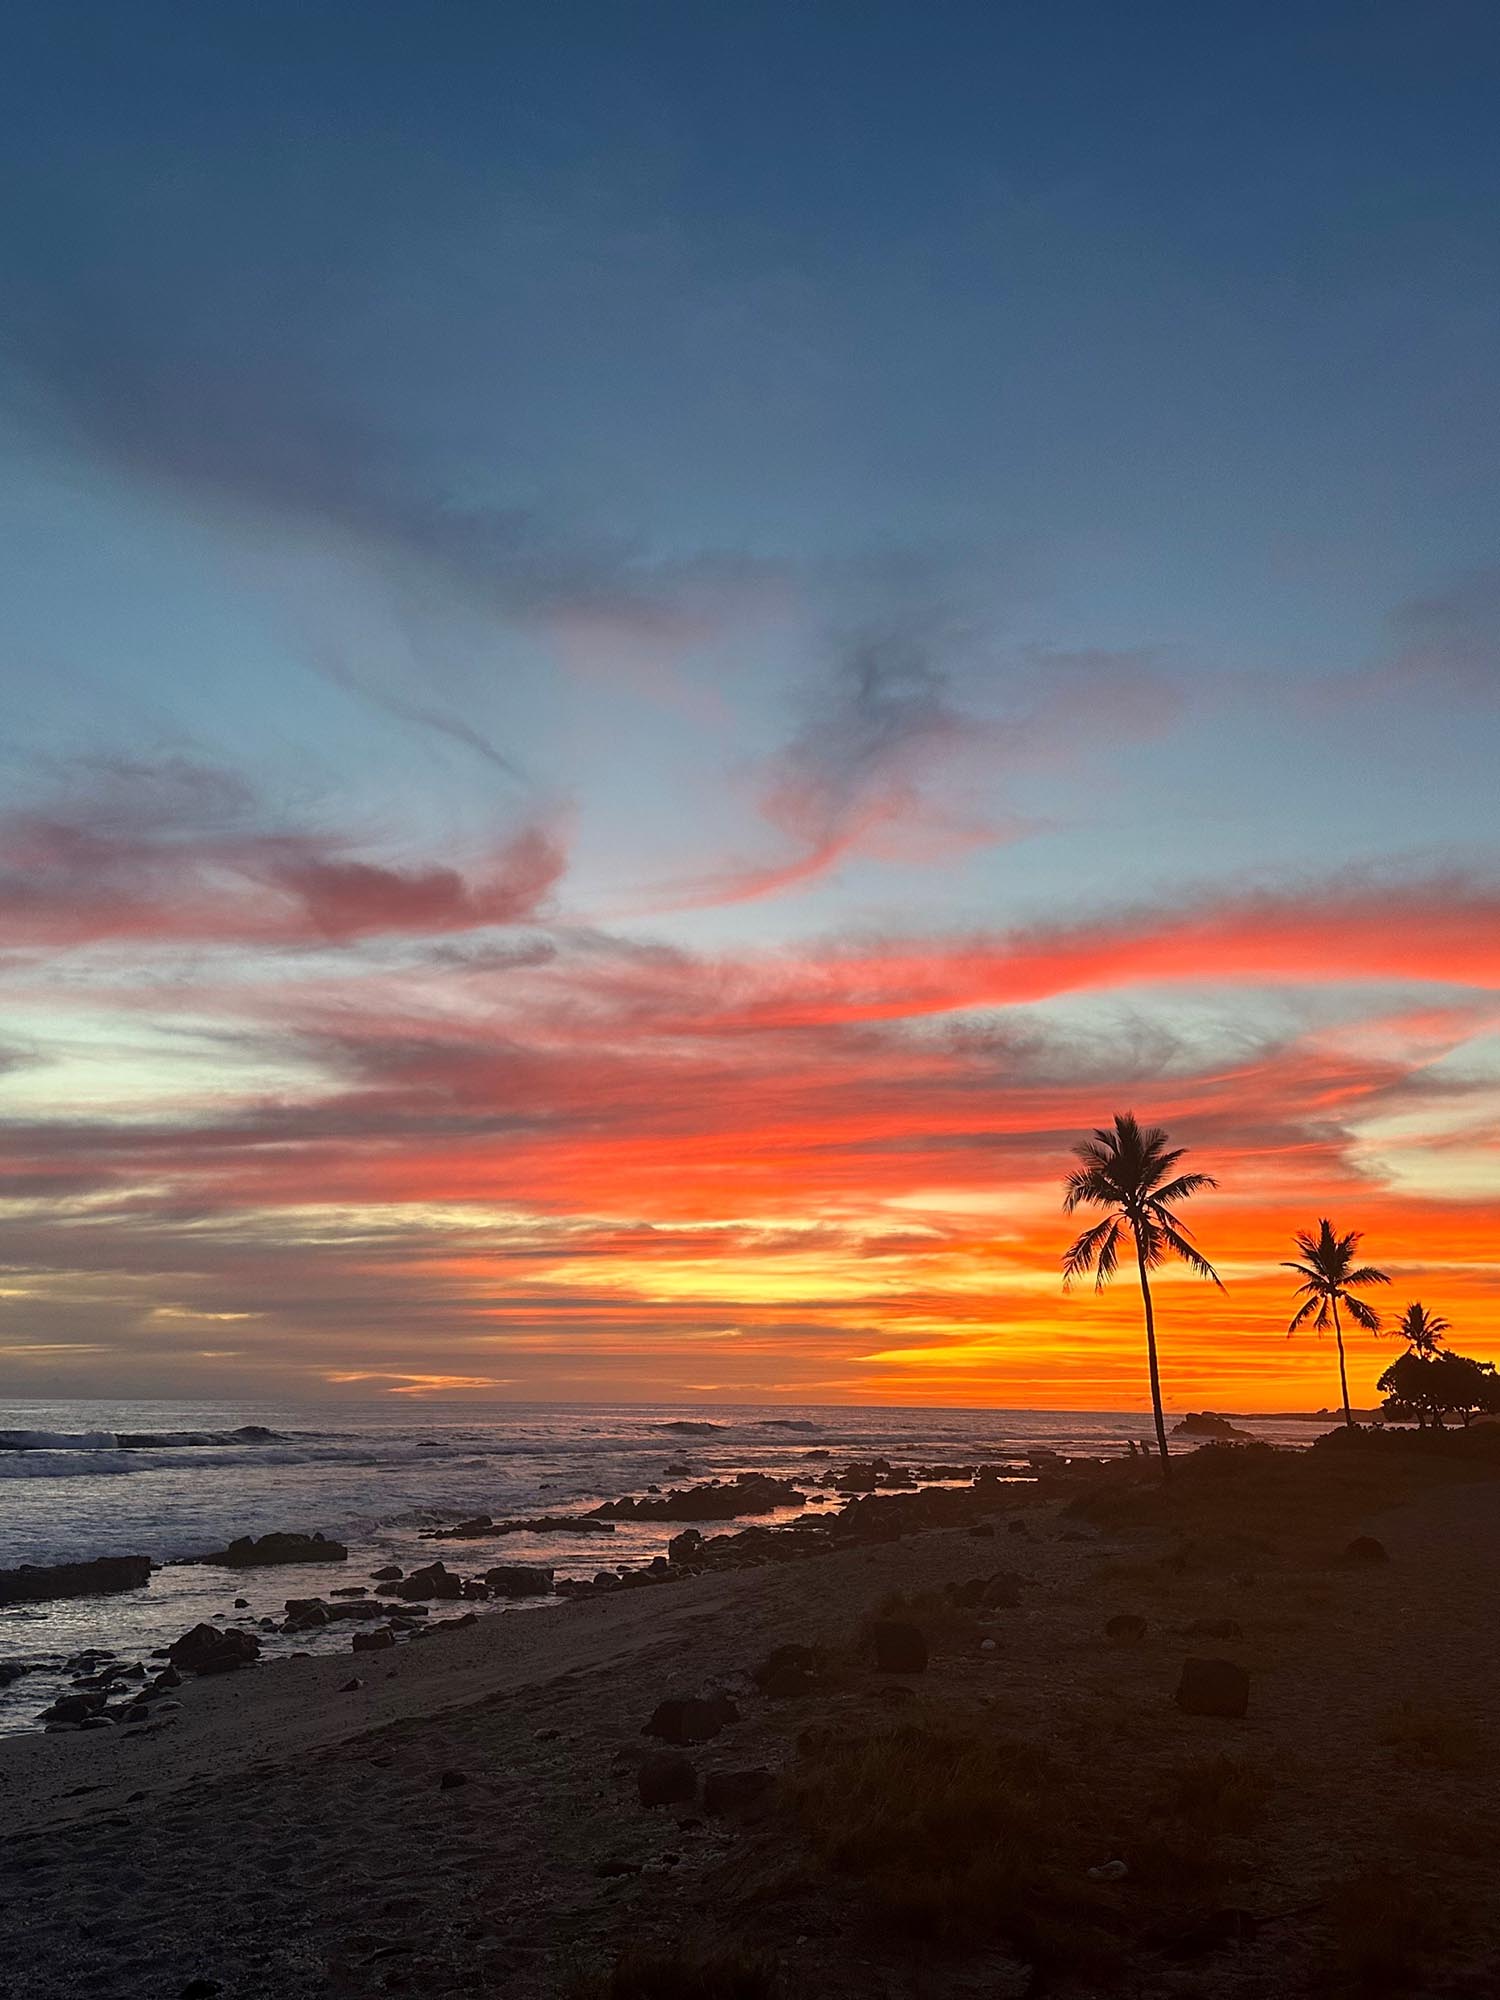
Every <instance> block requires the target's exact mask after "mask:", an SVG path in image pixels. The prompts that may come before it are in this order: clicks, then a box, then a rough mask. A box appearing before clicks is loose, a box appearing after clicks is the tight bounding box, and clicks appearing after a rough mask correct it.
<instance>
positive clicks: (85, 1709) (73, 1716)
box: [42, 1694, 106, 1725]
mask: <svg viewBox="0 0 1500 2000" xmlns="http://www.w3.org/2000/svg"><path fill="white" fill-rule="evenodd" d="M105 1700H106V1697H105V1696H104V1695H102V1694H62V1695H59V1696H58V1698H57V1700H56V1701H55V1702H53V1704H52V1706H51V1707H50V1708H44V1709H43V1710H42V1720H43V1721H44V1722H71V1723H74V1724H75V1725H76V1724H77V1723H80V1722H86V1721H87V1720H88V1718H89V1717H90V1716H91V1715H97V1714H98V1713H99V1710H100V1709H101V1708H103V1706H104V1703H105Z"/></svg>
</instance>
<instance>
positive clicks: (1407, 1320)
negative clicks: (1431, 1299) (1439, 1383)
mask: <svg viewBox="0 0 1500 2000" xmlns="http://www.w3.org/2000/svg"><path fill="white" fill-rule="evenodd" d="M1395 1331H1396V1332H1397V1333H1398V1334H1399V1335H1400V1336H1401V1338H1402V1339H1403V1340H1404V1341H1405V1342H1406V1344H1407V1346H1408V1347H1409V1348H1410V1349H1411V1351H1412V1353H1413V1354H1416V1355H1419V1356H1420V1357H1421V1359H1422V1360H1423V1361H1431V1360H1432V1358H1433V1356H1434V1355H1435V1354H1436V1353H1437V1351H1438V1349H1439V1348H1440V1347H1441V1346H1442V1344H1443V1335H1444V1334H1445V1333H1450V1332H1451V1331H1452V1328H1451V1327H1450V1326H1449V1323H1448V1321H1447V1320H1445V1319H1444V1318H1443V1317H1442V1316H1441V1314H1439V1313H1430V1312H1429V1311H1428V1310H1427V1308H1426V1306H1424V1305H1422V1304H1421V1303H1419V1301H1418V1300H1416V1299H1413V1300H1412V1302H1411V1304H1410V1305H1409V1306H1408V1307H1407V1308H1406V1311H1405V1312H1404V1313H1402V1315H1401V1317H1400V1319H1399V1320H1398V1321H1397V1322H1396V1328H1395Z"/></svg>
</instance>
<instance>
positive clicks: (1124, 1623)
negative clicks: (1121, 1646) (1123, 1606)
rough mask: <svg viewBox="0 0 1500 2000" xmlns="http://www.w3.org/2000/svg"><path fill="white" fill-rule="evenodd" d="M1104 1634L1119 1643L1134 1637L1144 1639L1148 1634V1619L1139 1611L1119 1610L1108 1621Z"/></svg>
mask: <svg viewBox="0 0 1500 2000" xmlns="http://www.w3.org/2000/svg"><path fill="white" fill-rule="evenodd" d="M1104 1636H1105V1638H1106V1639H1113V1640H1115V1641H1116V1642H1117V1643H1118V1642H1121V1641H1129V1640H1133V1639H1144V1638H1145V1636H1146V1621H1145V1619H1144V1618H1142V1617H1141V1615H1140V1613H1139V1612H1138V1611H1117V1612H1116V1613H1115V1615H1114V1617H1113V1618H1111V1619H1110V1620H1109V1621H1108V1622H1107V1623H1106V1625H1105V1627H1104Z"/></svg>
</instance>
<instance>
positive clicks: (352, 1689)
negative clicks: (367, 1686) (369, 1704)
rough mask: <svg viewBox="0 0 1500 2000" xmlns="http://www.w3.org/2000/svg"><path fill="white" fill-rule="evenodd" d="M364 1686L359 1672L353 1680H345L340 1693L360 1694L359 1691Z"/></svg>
mask: <svg viewBox="0 0 1500 2000" xmlns="http://www.w3.org/2000/svg"><path fill="white" fill-rule="evenodd" d="M363 1686H364V1682H363V1681H362V1680H361V1679H360V1678H359V1675H358V1674H356V1675H355V1676H354V1679H353V1680H352V1681H345V1682H344V1684H343V1686H342V1687H341V1688H340V1689H339V1693H340V1694H358V1693H359V1691H360V1689H361V1688H362V1687H363Z"/></svg>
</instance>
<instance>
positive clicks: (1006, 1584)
mask: <svg viewBox="0 0 1500 2000" xmlns="http://www.w3.org/2000/svg"><path fill="white" fill-rule="evenodd" d="M1025 1581H1026V1579H1025V1577H1024V1576H1017V1575H1016V1573H1015V1572H1014V1570H1008V1569H999V1570H996V1572H995V1574H994V1575H993V1576H992V1577H989V1578H987V1580H986V1582H985V1586H984V1595H983V1596H982V1597H981V1598H980V1600H979V1601H980V1603H981V1604H983V1605H985V1606H987V1607H988V1609H989V1610H991V1611H1014V1610H1015V1608H1016V1606H1017V1605H1018V1604H1019V1603H1020V1602H1021V1585H1022V1584H1023V1583H1025Z"/></svg>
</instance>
